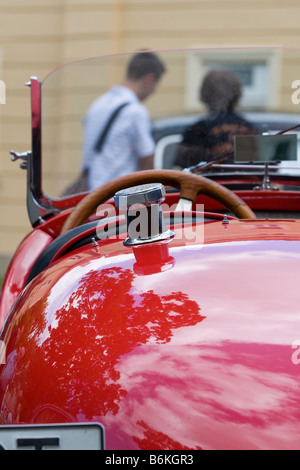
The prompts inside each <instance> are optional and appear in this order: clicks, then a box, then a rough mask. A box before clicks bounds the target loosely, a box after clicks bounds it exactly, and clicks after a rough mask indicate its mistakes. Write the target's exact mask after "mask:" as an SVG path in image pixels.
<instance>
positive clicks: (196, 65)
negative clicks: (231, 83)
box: [185, 48, 279, 111]
mask: <svg viewBox="0 0 300 470" xmlns="http://www.w3.org/2000/svg"><path fill="white" fill-rule="evenodd" d="M212 69H226V70H230V71H232V72H233V73H235V74H236V75H237V76H238V77H239V79H240V81H241V84H242V98H241V100H240V103H239V107H240V108H241V109H275V108H276V107H277V105H278V102H279V73H278V70H279V52H278V50H276V49H275V50H274V49H272V50H271V49H261V48H257V49H256V48H255V49H252V48H251V49H249V48H247V50H246V53H245V50H241V49H223V50H220V49H218V50H216V49H210V50H208V49H205V50H191V51H190V52H189V54H188V60H187V80H186V88H185V104H186V108H187V110H189V111H192V110H194V111H198V110H201V111H202V110H204V107H203V104H202V103H201V102H200V101H199V89H200V86H201V83H202V80H203V78H204V76H205V75H206V74H207V72H209V71H210V70H212ZM271 77H272V79H271ZM270 83H271V86H270Z"/></svg>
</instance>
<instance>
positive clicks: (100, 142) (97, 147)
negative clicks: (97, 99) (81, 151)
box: [94, 103, 129, 152]
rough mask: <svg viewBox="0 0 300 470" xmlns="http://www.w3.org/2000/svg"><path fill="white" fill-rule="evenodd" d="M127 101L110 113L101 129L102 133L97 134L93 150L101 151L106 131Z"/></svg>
mask: <svg viewBox="0 0 300 470" xmlns="http://www.w3.org/2000/svg"><path fill="white" fill-rule="evenodd" d="M128 104H129V103H123V104H121V105H120V106H119V107H118V108H117V109H115V111H114V112H113V113H112V115H111V116H110V118H109V120H108V122H107V124H106V126H105V128H104V130H103V131H102V133H101V134H100V135H99V137H98V140H97V142H96V144H95V146H94V150H95V152H101V149H102V147H103V144H104V141H105V139H106V136H107V134H108V131H109V129H110V127H111V125H112V123H113V122H114V120H115V119H116V117H117V116H118V114H119V112H120V111H121V110H122V109H123V108H124V107H125V106H127V105H128Z"/></svg>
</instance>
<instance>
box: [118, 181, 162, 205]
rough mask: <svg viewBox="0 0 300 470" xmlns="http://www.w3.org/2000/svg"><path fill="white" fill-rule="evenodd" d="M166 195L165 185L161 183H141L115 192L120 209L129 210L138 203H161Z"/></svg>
mask: <svg viewBox="0 0 300 470" xmlns="http://www.w3.org/2000/svg"><path fill="white" fill-rule="evenodd" d="M165 195H166V190H165V187H164V186H163V185H162V184H160V183H150V184H140V185H139V186H133V187H131V188H126V189H122V190H121V191H118V192H117V193H116V194H115V203H116V205H117V206H118V207H119V209H120V210H127V209H128V208H130V207H131V206H134V205H136V204H141V205H143V206H149V205H151V204H160V203H162V202H163V201H164V200H165Z"/></svg>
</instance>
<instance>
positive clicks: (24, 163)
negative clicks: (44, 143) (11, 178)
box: [9, 150, 31, 170]
mask: <svg viewBox="0 0 300 470" xmlns="http://www.w3.org/2000/svg"><path fill="white" fill-rule="evenodd" d="M9 153H10V155H12V158H11V161H12V162H15V161H16V160H22V162H21V163H20V168H21V169H22V170H27V162H28V157H30V155H31V150H28V151H27V152H22V153H18V152H15V150H11V151H10V152H9Z"/></svg>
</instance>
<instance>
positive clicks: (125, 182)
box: [61, 170, 256, 234]
mask: <svg viewBox="0 0 300 470" xmlns="http://www.w3.org/2000/svg"><path fill="white" fill-rule="evenodd" d="M147 183H162V184H164V185H167V186H172V187H175V188H177V189H179V190H180V197H181V198H184V199H188V200H190V201H194V200H195V198H196V197H197V195H198V194H199V193H201V194H204V195H206V196H209V197H211V198H212V199H215V200H216V201H218V202H220V203H221V204H223V205H224V206H225V207H226V208H227V209H229V210H230V211H231V212H232V213H233V214H234V215H235V216H236V217H238V218H240V219H255V218H256V217H255V214H254V213H253V211H252V210H251V209H250V207H249V206H248V205H247V204H246V203H245V202H244V201H243V200H242V199H241V198H239V197H238V196H237V195H236V194H234V193H233V192H232V191H230V190H229V189H227V188H225V186H222V185H220V184H218V183H216V182H215V181H212V180H209V179H208V178H205V177H203V176H199V175H194V174H192V173H185V172H182V171H175V170H145V171H138V172H135V173H131V174H129V175H125V176H120V177H119V178H116V179H114V180H112V181H109V182H108V183H106V184H104V185H102V186H100V187H99V188H97V189H95V190H94V191H92V192H91V193H90V194H88V195H87V196H86V197H85V198H84V199H82V200H81V201H80V203H79V204H78V205H77V206H76V207H75V208H74V210H73V211H72V212H71V214H70V215H69V217H68V218H67V220H66V221H65V224H64V225H63V228H62V231H61V234H63V233H65V232H67V231H69V230H71V229H72V228H74V227H78V226H79V225H81V224H82V223H83V222H84V221H85V220H86V219H87V218H88V217H89V216H90V215H91V214H92V213H93V212H94V211H95V210H96V209H97V207H98V206H99V205H100V204H103V203H104V202H105V201H108V200H109V199H111V198H112V197H113V196H114V195H115V193H116V192H117V191H119V190H121V189H125V188H129V187H131V186H137V185H139V184H147Z"/></svg>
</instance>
